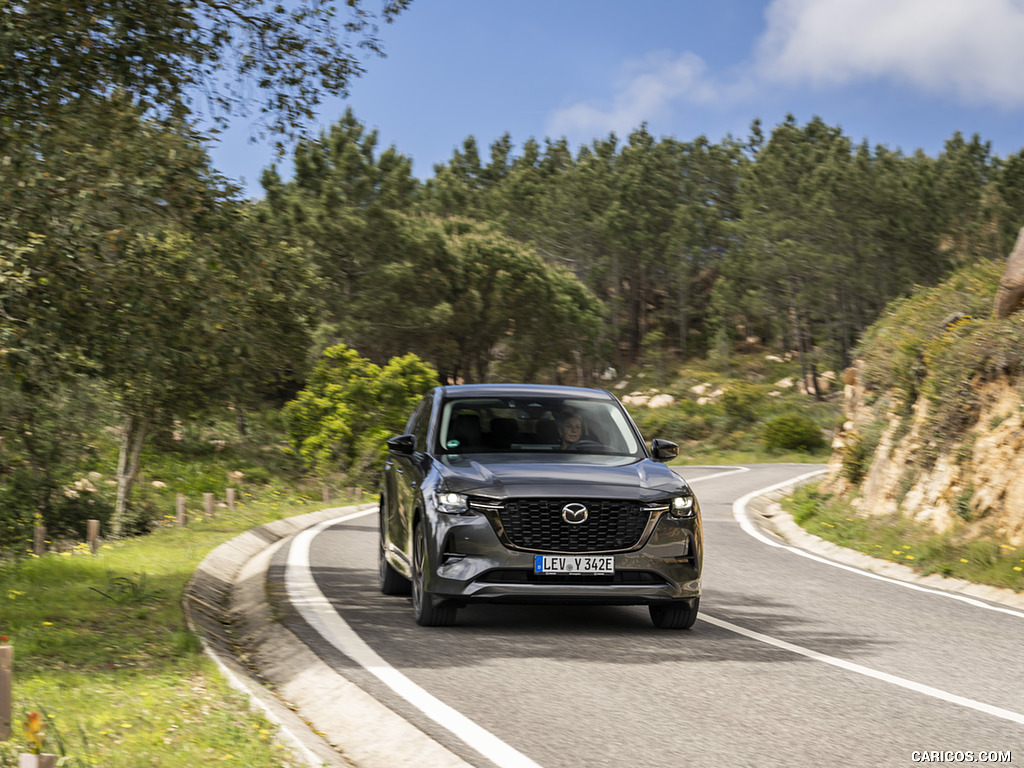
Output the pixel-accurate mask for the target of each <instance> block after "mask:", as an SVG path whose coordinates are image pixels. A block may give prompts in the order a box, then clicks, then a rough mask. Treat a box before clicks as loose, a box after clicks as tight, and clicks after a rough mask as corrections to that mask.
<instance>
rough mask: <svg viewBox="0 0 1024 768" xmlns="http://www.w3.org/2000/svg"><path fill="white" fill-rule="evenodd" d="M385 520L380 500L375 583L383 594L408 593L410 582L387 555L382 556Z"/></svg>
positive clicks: (409, 591)
mask: <svg viewBox="0 0 1024 768" xmlns="http://www.w3.org/2000/svg"><path fill="white" fill-rule="evenodd" d="M385 525H387V520H386V518H385V516H384V502H383V500H381V507H380V537H379V542H380V543H379V545H378V547H377V583H378V585H379V586H380V591H381V593H382V594H385V595H408V594H409V593H411V592H412V582H411V581H409V580H408V579H407V578H405V576H403V575H402V574H401V573H399V572H398V571H396V570H395V569H394V567H393V566H392V565H391V563H389V562H388V559H387V557H385V556H384V542H385V541H386V538H385V536H384V526H385Z"/></svg>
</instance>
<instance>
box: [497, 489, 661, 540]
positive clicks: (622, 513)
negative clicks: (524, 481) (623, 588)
mask: <svg viewBox="0 0 1024 768" xmlns="http://www.w3.org/2000/svg"><path fill="white" fill-rule="evenodd" d="M569 504H582V505H583V506H584V507H586V520H584V521H583V522H582V523H579V524H576V525H574V524H572V523H569V522H566V521H565V520H564V519H563V516H562V511H563V509H565V507H566V505H569ZM492 511H493V512H495V513H497V516H498V519H499V520H500V521H501V529H502V530H501V531H499V535H501V534H502V532H503V533H504V538H505V539H506V541H507V543H508V544H509V545H511V546H512V547H514V548H516V549H522V550H527V551H530V552H623V551H628V550H630V549H633V548H635V547H636V546H637V545H638V544H639V543H640V541H641V538H642V537H643V535H644V531H645V530H646V529H647V524H648V522H649V521H650V518H651V512H652V508H651V507H648V506H645V505H643V504H641V503H640V502H636V501H621V500H617V499H568V498H566V499H509V500H507V501H505V502H504V503H503V504H501V505H495V506H494V507H492Z"/></svg>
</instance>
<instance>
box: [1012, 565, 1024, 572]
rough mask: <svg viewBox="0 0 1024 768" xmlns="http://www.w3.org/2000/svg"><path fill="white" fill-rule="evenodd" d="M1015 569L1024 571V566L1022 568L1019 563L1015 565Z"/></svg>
mask: <svg viewBox="0 0 1024 768" xmlns="http://www.w3.org/2000/svg"><path fill="white" fill-rule="evenodd" d="M1013 570H1015V571H1024V568H1021V567H1020V566H1019V565H1015V566H1013Z"/></svg>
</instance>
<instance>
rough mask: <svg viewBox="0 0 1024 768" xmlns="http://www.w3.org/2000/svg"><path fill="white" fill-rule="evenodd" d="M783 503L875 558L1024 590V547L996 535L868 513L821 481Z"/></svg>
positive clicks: (822, 532)
mask: <svg viewBox="0 0 1024 768" xmlns="http://www.w3.org/2000/svg"><path fill="white" fill-rule="evenodd" d="M782 506H783V508H784V509H785V510H786V511H787V512H789V513H790V514H791V515H792V516H793V520H794V521H795V522H796V523H797V524H799V525H801V526H802V527H803V528H805V529H806V530H807V531H808V532H810V533H813V534H814V535H815V536H818V537H820V538H822V539H825V540H826V541H831V542H833V543H835V544H839V545H840V546H843V547H849V548H850V549H855V550H857V551H858V552H862V553H864V554H866V555H870V556H871V557H877V558H880V559H882V560H889V561H891V562H894V563H900V564H901V565H906V566H910V567H912V568H914V569H915V570H917V571H918V572H920V573H921V574H923V575H928V574H932V573H936V574H939V575H940V576H948V577H955V578H958V579H965V580H967V581H973V582H976V583H979V584H991V585H993V586H996V587H1005V588H1007V589H1013V590H1017V591H1020V590H1024V547H1013V546H1010V545H1009V544H1006V543H1001V542H999V541H997V540H996V539H995V538H994V537H987V536H980V537H979V536H974V537H971V538H964V537H962V536H960V535H958V532H957V531H955V530H954V531H951V532H949V533H936V531H935V530H934V529H933V528H930V527H928V526H926V525H923V524H921V523H916V522H914V521H913V520H911V519H909V518H906V517H904V516H903V515H900V514H896V515H878V516H869V515H864V514H862V513H859V512H857V510H855V509H854V508H853V507H852V506H851V505H850V503H849V502H848V501H846V500H844V499H842V498H840V497H837V496H835V495H833V494H830V493H822V492H821V491H819V490H818V487H817V485H816V484H811V485H807V486H804V487H802V488H798V489H797V490H796V491H795V492H794V494H793V495H792V496H791V497H789V498H788V499H785V500H783V502H782Z"/></svg>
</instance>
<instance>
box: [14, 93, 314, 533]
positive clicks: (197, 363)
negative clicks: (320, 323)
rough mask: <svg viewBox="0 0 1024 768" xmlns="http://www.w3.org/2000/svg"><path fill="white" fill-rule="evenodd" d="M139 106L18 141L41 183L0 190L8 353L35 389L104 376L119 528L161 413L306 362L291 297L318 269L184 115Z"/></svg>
mask: <svg viewBox="0 0 1024 768" xmlns="http://www.w3.org/2000/svg"><path fill="white" fill-rule="evenodd" d="M84 108H85V105H83V109H84ZM140 111H141V110H140V108H139V107H137V106H135V105H133V104H131V103H130V102H128V101H127V100H125V99H112V100H111V101H109V102H108V103H107V104H106V105H105V108H104V109H102V110H99V109H98V110H97V111H96V112H94V113H93V112H90V113H87V114H84V115H83V118H82V120H81V122H78V123H76V124H75V125H74V128H75V130H73V131H70V132H69V133H67V134H66V135H62V136H59V137H58V136H54V137H50V139H52V141H53V143H51V141H50V140H49V139H48V140H47V141H45V142H39V143H37V144H36V145H35V146H34V147H29V148H26V149H25V150H23V151H22V152H18V153H14V154H13V156H9V157H12V165H14V166H16V168H15V171H14V173H15V177H16V178H24V177H25V175H27V176H28V177H31V178H33V179H34V183H32V184H30V185H25V186H24V187H17V186H16V185H12V186H14V188H15V189H16V190H17V191H18V192H19V194H13V193H12V192H11V191H10V189H9V188H8V189H7V190H6V191H5V192H3V193H0V195H2V197H0V208H2V209H3V212H4V213H5V214H6V215H5V216H2V217H0V248H2V251H0V252H2V253H3V254H4V259H5V271H7V272H9V273H11V274H14V275H15V276H16V277H17V279H16V280H14V281H13V282H11V281H0V303H2V305H3V307H4V312H5V317H4V319H3V321H2V322H0V348H2V349H4V352H5V354H4V355H3V363H4V364H5V365H6V367H7V368H8V370H9V371H10V372H11V374H12V375H14V376H15V377H17V378H18V379H20V380H21V381H23V382H30V383H31V387H30V391H32V392H35V393H37V394H38V396H40V397H47V396H50V394H51V393H52V392H54V391H55V386H56V384H57V382H60V381H69V380H72V379H74V378H75V377H82V376H85V377H89V378H94V379H99V380H101V381H103V382H105V383H106V385H107V386H108V387H109V388H110V390H111V392H112V393H113V395H114V397H115V398H116V400H115V402H116V404H117V410H118V411H119V412H120V414H121V434H122V447H121V456H120V461H119V468H118V479H119V486H118V498H117V505H116V510H115V514H114V526H113V527H114V530H115V533H120V532H121V531H122V530H124V529H125V528H126V527H129V526H130V524H131V520H130V515H129V499H130V491H131V486H132V483H133V481H134V477H135V474H136V473H137V471H138V459H139V456H140V453H141V449H142V445H143V443H144V440H145V438H146V436H147V434H148V431H149V427H150V425H151V424H152V423H153V419H154V418H156V417H157V416H158V415H160V414H163V415H165V416H166V415H168V414H172V413H173V414H176V415H185V414H182V411H188V410H190V409H192V408H195V407H198V406H200V405H204V404H209V403H212V402H223V401H224V400H226V399H227V398H228V397H229V396H230V397H231V399H236V400H237V399H238V398H239V397H240V396H241V390H242V388H241V387H239V385H238V384H237V383H236V382H238V381H239V380H245V379H251V380H255V381H258V380H259V379H260V378H261V377H262V376H264V372H265V373H266V375H270V376H273V375H276V374H279V373H281V372H282V370H283V369H284V368H289V367H290V368H294V369H296V370H297V369H299V368H300V367H301V364H297V363H296V355H295V353H294V350H301V349H302V348H303V345H304V343H305V341H304V333H305V329H304V320H303V316H302V313H301V311H300V312H296V311H295V310H294V309H293V308H292V307H291V306H290V304H291V303H292V302H291V301H290V298H291V297H293V296H295V295H296V292H297V291H301V290H302V289H303V288H304V278H305V276H306V275H308V273H309V270H308V268H307V267H306V265H305V260H304V257H303V256H302V254H300V253H298V252H296V251H295V250H294V249H289V248H281V247H280V246H279V244H278V243H274V242H272V241H270V240H269V239H268V238H267V236H266V235H265V233H263V232H262V230H261V229H260V228H259V227H256V226H254V225H253V221H252V220H251V219H250V218H249V217H248V216H247V214H246V212H245V211H244V210H243V209H242V208H241V207H240V206H239V205H238V204H237V203H235V202H234V201H233V200H232V199H231V192H232V189H231V188H230V187H228V186H226V185H225V184H224V183H223V181H222V180H221V179H220V178H219V177H218V176H217V175H216V174H215V173H213V172H212V171H211V170H210V168H209V162H208V159H207V157H206V155H205V152H204V151H203V150H202V148H201V146H200V145H199V144H198V142H197V141H196V139H195V138H194V137H193V136H191V135H189V134H188V133H187V132H186V131H185V130H184V128H182V127H177V128H169V127H167V126H165V125H162V124H160V123H154V122H148V121H145V120H143V119H142V118H141V115H140ZM33 164H42V168H45V169H46V170H42V168H40V167H39V165H36V166H35V167H34V170H26V169H27V168H30V167H32V166H33ZM21 174H25V175H21ZM229 392H230V393H231V394H230V395H229V394H228V393H229Z"/></svg>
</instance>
